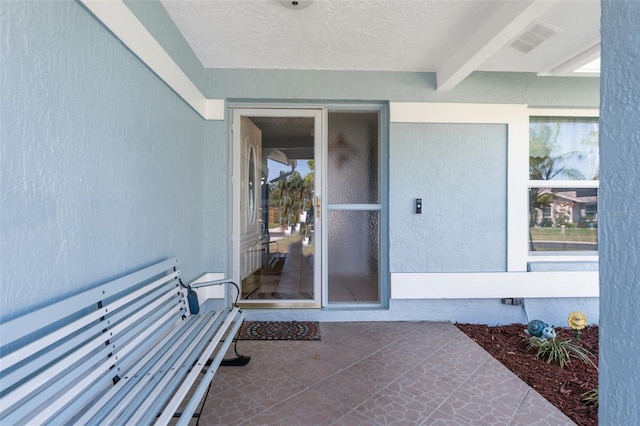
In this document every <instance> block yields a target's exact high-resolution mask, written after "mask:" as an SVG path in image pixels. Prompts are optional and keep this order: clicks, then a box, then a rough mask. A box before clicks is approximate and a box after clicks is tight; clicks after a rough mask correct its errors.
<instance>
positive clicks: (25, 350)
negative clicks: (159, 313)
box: [0, 271, 179, 369]
mask: <svg viewBox="0 0 640 426" xmlns="http://www.w3.org/2000/svg"><path fill="white" fill-rule="evenodd" d="M178 274H179V272H177V271H176V272H174V273H173V274H171V275H167V276H165V277H163V278H161V279H159V280H157V281H154V282H152V283H150V284H148V285H147V286H145V287H144V288H142V289H140V290H138V291H136V292H135V294H131V295H129V296H127V297H125V298H123V299H120V300H117V301H115V302H114V303H111V304H109V305H108V306H105V307H102V308H100V309H98V310H97V311H95V312H93V313H90V314H88V315H85V316H83V317H82V318H79V319H77V320H76V321H73V322H72V323H70V324H68V325H65V326H64V327H61V328H59V329H58V330H56V331H55V332H52V333H49V334H47V335H45V336H43V337H42V338H40V339H38V340H36V341H34V342H32V343H30V344H28V345H26V346H24V347H22V348H20V349H18V350H15V351H13V352H12V353H9V354H7V355H5V356H4V357H2V358H0V364H1V365H2V368H3V369H9V368H11V367H12V366H13V365H15V364H17V363H18V362H20V361H22V360H23V359H25V358H27V357H29V356H31V355H32V354H34V353H36V352H38V351H40V350H42V349H43V348H46V347H47V346H50V345H51V344H54V343H56V342H58V341H60V340H61V339H64V338H65V337H67V336H69V335H70V334H72V333H73V332H75V331H77V330H79V329H81V328H83V327H85V326H86V325H88V324H90V323H92V322H94V321H96V320H99V319H100V318H102V317H103V316H105V315H106V314H108V313H109V312H111V311H112V310H116V309H118V308H119V307H121V306H122V305H123V304H126V303H128V302H129V301H131V300H133V299H134V298H135V297H138V296H140V295H142V294H145V290H146V291H148V290H147V289H148V288H153V287H155V286H157V284H158V283H161V282H165V281H170V280H174V279H175V278H176V277H177V276H178ZM134 296H135V297H134ZM101 300H103V299H96V300H94V301H93V302H92V303H91V304H90V305H88V306H86V307H89V306H91V305H96V304H97V303H98V302H99V301H101ZM42 318H47V317H42ZM3 340H4V336H3Z"/></svg>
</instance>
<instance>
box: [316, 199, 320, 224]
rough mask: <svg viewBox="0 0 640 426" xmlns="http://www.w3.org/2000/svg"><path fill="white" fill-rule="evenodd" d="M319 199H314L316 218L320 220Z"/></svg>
mask: <svg viewBox="0 0 640 426" xmlns="http://www.w3.org/2000/svg"><path fill="white" fill-rule="evenodd" d="M320 210H321V209H320V197H316V217H317V218H318V219H320Z"/></svg>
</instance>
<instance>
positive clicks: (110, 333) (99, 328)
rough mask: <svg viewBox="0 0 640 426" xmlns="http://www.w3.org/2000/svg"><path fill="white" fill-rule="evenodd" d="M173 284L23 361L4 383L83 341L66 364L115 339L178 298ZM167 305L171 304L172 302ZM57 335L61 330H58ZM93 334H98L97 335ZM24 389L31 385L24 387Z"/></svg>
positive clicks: (46, 362)
mask: <svg viewBox="0 0 640 426" xmlns="http://www.w3.org/2000/svg"><path fill="white" fill-rule="evenodd" d="M172 287H173V286H172V285H171V284H170V286H169V287H159V288H157V289H156V290H155V291H153V292H150V293H148V296H147V298H153V297H158V294H160V296H159V297H158V298H157V299H156V300H155V301H153V302H152V303H146V298H145V299H144V300H141V301H138V302H137V303H136V304H134V305H132V306H130V307H128V308H127V309H126V310H125V314H126V316H127V318H125V319H122V318H120V317H121V315H117V316H115V314H119V312H116V313H115V314H114V313H112V314H110V316H109V318H108V320H107V319H105V321H102V322H97V321H96V322H95V324H94V325H93V327H91V328H90V329H88V330H85V331H84V332H83V333H81V334H80V335H79V336H75V337H72V338H70V339H69V340H67V341H63V342H62V343H61V344H59V345H57V346H56V347H54V348H53V349H50V350H47V352H46V353H44V354H41V355H40V356H39V357H38V358H35V359H33V360H31V361H30V362H27V363H25V364H24V365H21V366H20V367H19V368H16V369H15V371H13V372H12V373H10V374H8V375H7V376H6V377H4V378H3V379H2V384H3V386H4V387H5V388H11V387H12V386H13V385H14V384H15V383H17V381H19V380H22V378H24V377H26V376H27V375H28V373H30V372H35V371H38V369H40V368H42V366H43V365H47V364H48V363H49V362H50V361H53V360H55V359H58V358H59V357H60V356H61V355H64V354H66V353H67V352H68V351H69V350H71V349H73V348H76V347H77V346H78V344H79V343H83V348H81V349H80V350H76V351H75V352H74V353H73V354H72V355H68V356H66V357H65V358H64V363H65V364H69V365H70V364H74V363H75V362H76V361H77V360H78V359H80V358H81V357H83V356H84V355H86V354H88V353H89V352H91V351H92V350H94V349H96V348H99V347H101V346H103V345H104V344H105V341H107V340H110V339H113V338H114V337H115V336H116V335H117V334H119V333H121V332H124V331H125V330H126V327H129V326H131V324H134V323H135V322H137V321H139V320H140V319H141V318H143V317H144V316H145V315H148V314H150V313H151V312H153V311H154V310H155V309H159V308H160V307H161V306H162V305H165V304H168V302H169V299H171V298H176V296H177V294H178V293H175V292H173V290H172ZM167 306H171V305H170V304H169V305H167ZM177 306H178V305H177V304H176V307H177ZM109 310H110V311H112V309H111V305H110V307H109ZM118 318H120V319H118ZM116 320H117V324H116ZM109 323H113V324H116V325H115V326H113V327H112V328H110V329H108V330H107V333H105V332H104V330H105V329H106V328H107V327H108V325H109ZM54 335H57V334H55V333H54ZM93 336H96V337H95V338H93ZM64 337H66V336H61V337H59V338H58V340H57V342H59V341H61V340H62V339H63V338H64ZM57 342H56V344H57ZM29 346H32V345H29ZM58 363H60V361H58ZM3 368H4V365H3ZM40 377H41V379H38V384H37V386H42V384H41V383H42V381H46V377H47V376H40ZM23 386H24V385H23ZM23 389H28V388H24V387H23ZM22 392H24V391H22ZM0 401H1V402H0V403H2V404H6V405H4V406H10V405H11V404H12V402H10V400H6V399H5V398H4V397H3V398H2V399H0Z"/></svg>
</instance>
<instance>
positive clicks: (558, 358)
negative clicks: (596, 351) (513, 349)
mask: <svg viewBox="0 0 640 426" xmlns="http://www.w3.org/2000/svg"><path fill="white" fill-rule="evenodd" d="M525 340H526V342H527V352H529V351H532V350H536V355H535V359H546V361H547V364H551V363H552V362H557V363H559V364H560V368H564V366H565V365H567V364H568V363H570V362H571V358H572V357H573V358H577V359H579V360H580V361H583V362H588V363H590V364H591V365H593V366H594V367H595V365H594V364H593V361H591V358H589V356H590V355H591V352H589V351H588V350H586V349H585V348H583V347H582V346H579V345H577V344H575V343H573V342H572V341H571V340H568V339H558V338H554V339H543V338H540V337H535V336H531V337H529V338H527V339H525Z"/></svg>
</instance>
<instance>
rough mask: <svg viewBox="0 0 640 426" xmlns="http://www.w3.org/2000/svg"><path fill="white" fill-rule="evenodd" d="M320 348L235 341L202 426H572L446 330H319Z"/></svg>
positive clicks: (357, 326)
mask: <svg viewBox="0 0 640 426" xmlns="http://www.w3.org/2000/svg"><path fill="white" fill-rule="evenodd" d="M320 333H321V335H322V340H320V341H284V342H283V341H269V342H264V341H240V342H238V351H239V352H240V353H242V354H247V355H250V356H251V362H250V363H249V364H248V365H247V366H245V367H220V369H219V370H218V372H217V373H216V377H215V378H214V381H213V384H212V387H211V390H210V393H209V395H208V397H207V399H206V401H205V405H204V409H203V412H202V415H201V418H200V422H199V424H200V425H237V424H244V425H388V424H396V425H570V424H573V423H572V422H571V420H570V419H569V418H567V417H566V416H564V415H563V414H562V413H561V412H560V411H559V410H557V409H556V408H555V407H554V406H553V405H551V404H550V403H549V402H548V401H546V400H545V399H544V398H542V397H541V396H540V395H539V394H538V393H537V392H535V391H534V390H533V389H531V388H530V387H529V386H528V385H527V384H525V383H524V382H522V381H521V380H520V379H519V378H518V377H516V376H515V375H514V374H512V373H511V372H510V371H509V370H507V369H506V368H505V367H504V366H502V364H500V363H499V362H498V361H496V360H495V359H494V358H493V357H491V356H490V355H489V354H488V353H487V352H485V351H484V350H483V349H482V348H481V347H480V346H478V345H477V344H476V343H474V342H473V341H472V340H471V339H469V338H468V337H467V336H466V335H465V334H464V333H462V332H460V331H459V330H458V329H457V328H456V327H455V326H454V325H453V324H450V323H438V322H374V323H370V322H366V323H365V322H363V323H353V322H351V323H321V324H320Z"/></svg>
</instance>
